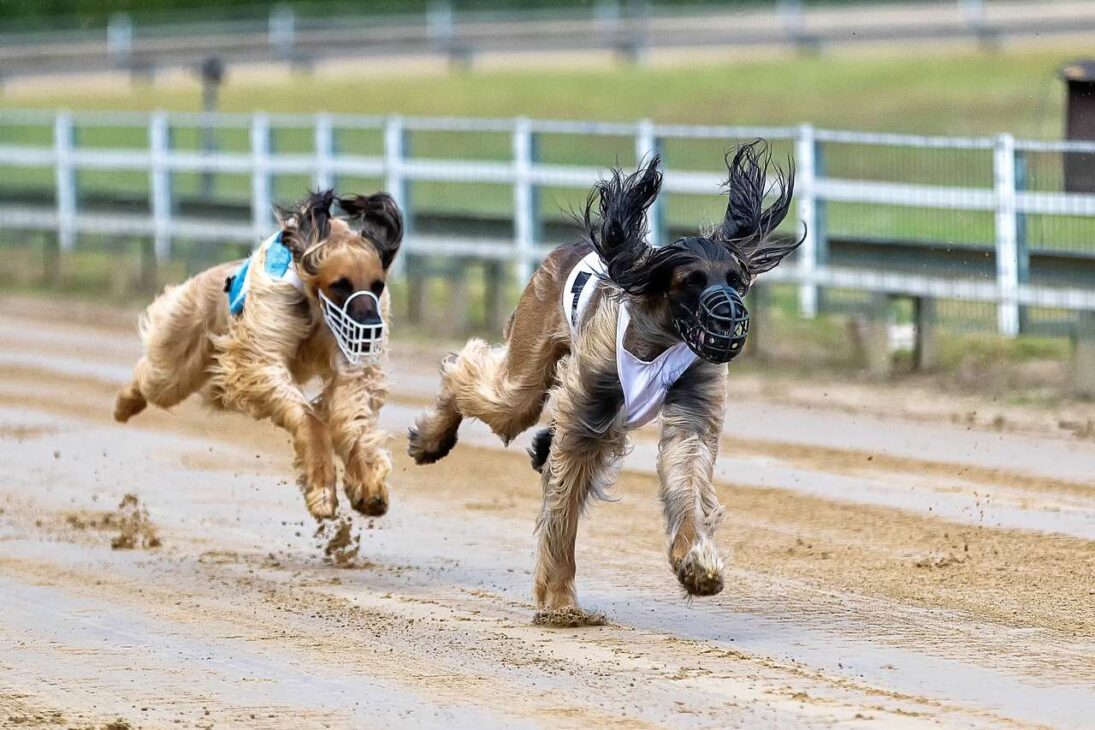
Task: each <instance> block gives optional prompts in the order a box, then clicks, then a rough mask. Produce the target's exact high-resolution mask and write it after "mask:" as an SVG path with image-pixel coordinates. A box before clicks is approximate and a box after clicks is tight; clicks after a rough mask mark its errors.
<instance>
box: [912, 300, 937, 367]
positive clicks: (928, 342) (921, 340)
mask: <svg viewBox="0 0 1095 730" xmlns="http://www.w3.org/2000/svg"><path fill="white" fill-rule="evenodd" d="M913 315H914V316H915V318H916V345H915V349H914V352H913V355H914V357H913V367H915V368H916V369H917V370H931V369H932V368H934V367H935V366H936V365H938V364H939V324H938V319H937V317H936V311H935V300H934V299H931V298H929V297H916V298H915V299H913Z"/></svg>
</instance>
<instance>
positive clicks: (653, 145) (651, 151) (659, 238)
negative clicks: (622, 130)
mask: <svg viewBox="0 0 1095 730" xmlns="http://www.w3.org/2000/svg"><path fill="white" fill-rule="evenodd" d="M660 152H661V145H660V144H659V142H658V135H657V134H655V130H654V122H652V121H650V120H649V119H643V120H642V121H640V122H639V124H638V126H637V127H636V128H635V163H636V164H639V165H641V164H642V163H643V162H644V161H646V160H648V159H649V158H651V157H653V156H654V155H656V154H659V153H660ZM662 169H665V165H664V163H663V165H662ZM646 228H647V233H648V234H649V241H650V245H651V246H661V245H662V244H664V243H665V241H666V230H665V198H664V197H663V196H659V197H658V199H657V200H655V201H654V204H653V205H651V206H650V210H649V211H647V214H646Z"/></svg>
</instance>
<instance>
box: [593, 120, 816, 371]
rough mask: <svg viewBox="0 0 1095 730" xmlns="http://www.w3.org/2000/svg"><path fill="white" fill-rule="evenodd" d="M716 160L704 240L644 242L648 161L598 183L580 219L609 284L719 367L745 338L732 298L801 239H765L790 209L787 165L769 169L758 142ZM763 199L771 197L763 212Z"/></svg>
mask: <svg viewBox="0 0 1095 730" xmlns="http://www.w3.org/2000/svg"><path fill="white" fill-rule="evenodd" d="M726 161H727V167H728V169H729V177H728V179H727V182H726V191H727V195H728V197H729V202H728V204H727V207H726V215H725V218H724V220H723V221H722V223H721V224H720V225H719V226H718V227H717V228H715V230H713V231H710V232H708V233H706V234H703V235H695V236H688V237H685V238H681V239H678V240H676V241H674V242H673V243H671V244H669V245H667V246H662V247H660V248H654V247H652V246H650V245H649V244H648V243H647V241H646V233H645V230H646V212H647V209H648V208H649V207H650V206H651V205H652V204H653V203H654V200H655V199H656V198H657V196H658V193H659V192H660V190H661V183H662V175H661V172H659V170H658V165H659V162H660V159H659V158H658V157H657V156H655V157H653V158H652V159H651V160H650V161H649V162H648V163H647V164H646V165H645V166H643V167H641V168H640V169H639V170H638V171H636V172H635V173H633V174H631V175H627V176H625V175H624V174H623V173H622V172H620V171H618V170H617V171H614V172H613V174H612V176H611V177H610V178H609V179H608V180H604V181H602V182H600V183H599V184H598V185H597V187H596V188H595V189H594V190H593V193H592V194H591V195H590V197H589V201H588V202H587V204H586V209H585V216H584V224H585V228H586V233H587V236H588V237H589V240H590V242H591V243H592V244H593V247H594V249H595V250H596V251H597V253H598V254H599V255H600V256H601V259H602V260H603V261H604V263H605V267H606V269H607V270H608V276H609V278H610V279H611V280H612V282H613V283H615V284H616V286H618V287H619V288H620V289H622V290H623V291H624V292H626V293H627V295H628V296H629V297H630V298H631V299H632V301H633V302H635V304H636V305H637V306H636V309H637V310H639V311H640V312H643V313H644V314H645V315H647V317H648V318H649V319H650V320H651V323H652V324H653V325H655V326H656V327H657V328H659V329H661V330H662V331H663V332H665V333H666V334H667V335H669V336H675V337H677V338H679V339H682V340H684V341H685V342H686V343H688V345H689V346H690V347H691V348H692V349H693V351H695V352H696V354H697V355H699V356H700V357H702V358H704V359H705V360H708V361H711V362H727V361H729V360H730V359H731V358H732V357H734V356H735V355H737V354H738V352H740V350H741V346H742V344H744V341H745V334H746V333H747V332H748V313H747V312H746V311H745V306H744V304H743V303H742V297H744V296H745V293H746V292H747V291H748V289H749V287H750V286H751V285H752V283H753V282H754V281H755V280H756V277H757V276H758V275H759V274H762V273H764V272H765V271H769V270H771V269H773V268H775V266H776V265H777V264H778V263H779V262H780V261H782V260H783V258H784V257H785V256H787V255H788V254H790V253H791V252H792V251H794V250H795V249H796V248H798V246H799V245H800V244H801V243H802V240H803V239H802V238H793V237H778V236H773V235H772V232H773V231H774V230H775V228H776V226H778V225H779V224H780V222H781V221H782V220H783V218H784V217H785V216H786V215H787V210H788V208H789V206H790V204H791V197H792V194H793V193H794V168H793V165H789V166H788V168H789V169H788V170H787V171H786V172H785V171H784V170H782V169H780V168H779V167H778V166H776V165H772V164H771V155H770V153H769V151H768V148H767V145H766V144H765V143H764V142H763V141H761V140H757V141H756V142H753V143H751V144H747V145H743V146H741V147H738V148H737V149H736V150H735V151H734V152H733V153H732V154H730V155H727V158H726ZM769 174H771V175H772V176H773V181H772V184H771V185H769V184H768V177H769ZM766 195H771V196H772V197H773V201H772V203H771V205H769V206H768V207H765V206H764V198H765V196H766ZM595 208H596V210H597V212H596V213H594V209H595Z"/></svg>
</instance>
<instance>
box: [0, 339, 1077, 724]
mask: <svg viewBox="0 0 1095 730" xmlns="http://www.w3.org/2000/svg"><path fill="white" fill-rule="evenodd" d="M0 324H2V322H0ZM51 326H52V325H48V324H46V325H42V329H41V330H40V331H41V332H43V333H45V335H46V336H45V337H42V338H41V339H42V340H48V333H49V331H50V327H51ZM129 337H131V335H130V336H129ZM111 347H112V344H111V343H109V342H108V343H106V344H103V343H99V344H96V343H94V342H89V343H87V346H86V349H85V350H84V351H82V352H78V353H77V355H78V357H80V358H82V359H83V360H85V361H87V362H90V363H93V364H95V363H97V364H98V365H99V366H101V367H102V372H106V373H109V372H110V370H109V367H121V366H124V364H125V360H124V358H122V357H116V356H115V355H114V354H113V353H112V352H110V350H111ZM118 347H119V349H120V350H122V351H125V352H128V351H129V349H131V347H132V343H131V342H130V341H129V340H126V339H121V340H120V344H119V345H118ZM13 351H15V352H16V354H18V355H19V356H20V357H23V358H24V360H23V362H24V363H27V362H33V363H34V365H33V366H26V365H23V366H21V365H19V364H17V363H15V362H14V361H8V362H7V364H6V365H4V366H3V368H2V369H0V473H2V474H3V475H4V478H3V479H2V480H0V595H2V596H4V599H3V601H2V603H3V608H4V610H3V613H2V614H0V727H6V726H9V725H12V726H14V725H15V724H16V723H19V724H20V725H24V726H25V725H29V726H32V727H34V726H41V727H48V726H51V723H53V724H56V722H57V718H58V717H61V718H63V720H62V721H61V722H64V723H66V724H68V725H71V726H76V727H101V726H103V725H105V724H106V723H109V722H112V721H115V720H122V721H124V722H128V723H131V724H132V725H134V726H141V727H161V726H171V727H177V726H179V725H180V724H181V725H183V726H188V727H213V726H217V727H222V726H254V727H300V726H302V725H307V726H316V727H320V726H329V727H353V726H361V725H365V724H378V723H379V724H383V725H396V726H400V725H415V724H416V725H421V724H430V725H438V724H444V725H449V726H456V727H460V726H465V725H474V726H476V727H483V726H501V725H505V726H513V725H516V726H522V725H531V726H553V727H554V726H559V727H578V726H590V725H597V726H600V725H608V726H620V727H647V726H667V725H671V726H675V727H691V726H695V727H728V726H736V727H750V728H752V727H771V726H776V727H787V726H795V727H799V726H802V727H814V726H817V727H831V726H840V725H849V726H854V727H860V726H864V727H870V726H875V727H904V726H916V727H919V726H922V725H933V726H939V725H945V726H957V727H967V726H973V727H980V726H994V727H998V726H1029V725H1047V726H1065V727H1067V726H1074V727H1082V726H1083V725H1084V724H1085V722H1086V721H1087V719H1088V718H1089V708H1090V707H1091V706H1093V703H1095V535H1088V534H1084V532H1083V529H1084V525H1086V522H1084V521H1083V520H1082V519H1081V520H1080V521H1079V522H1078V523H1076V520H1075V519H1074V520H1073V524H1079V525H1080V527H1081V529H1080V530H1079V531H1077V530H1075V529H1072V533H1078V534H1068V531H1060V532H1057V533H1056V534H1054V532H1053V531H1050V532H1045V531H1040V530H1034V529H1002V528H1000V527H998V526H996V525H993V524H983V523H980V524H979V523H978V521H977V520H976V519H972V520H958V519H941V518H940V517H939V516H938V515H937V514H936V513H934V512H933V511H931V510H930V509H929V508H930V507H931V506H932V504H934V503H935V502H934V500H937V499H939V496H938V495H937V494H936V492H934V491H932V489H931V488H930V487H931V486H932V485H933V484H942V485H943V486H942V487H939V489H940V491H941V493H943V492H944V491H945V489H959V490H963V489H976V490H982V492H983V493H986V494H989V495H991V498H992V499H995V498H1000V499H1004V498H1012V497H1015V495H1016V494H1020V493H1021V494H1022V495H1024V496H1023V499H1025V500H1027V503H1026V504H1025V506H1023V505H1022V504H1020V501H1018V498H1016V501H1015V505H1017V506H1016V507H1015V509H1026V510H1031V511H1038V512H1039V513H1040V514H1041V515H1042V519H1046V520H1052V516H1053V515H1054V514H1056V513H1054V512H1053V511H1052V509H1053V508H1055V509H1064V510H1066V511H1067V510H1072V517H1073V518H1076V515H1080V516H1081V518H1082V517H1083V515H1085V514H1087V513H1088V511H1090V510H1091V509H1093V508H1095V487H1092V485H1091V484H1090V483H1084V482H1082V481H1079V480H1074V479H1073V480H1069V479H1061V478H1060V477H1053V476H1049V475H1044V474H1043V475H1042V476H1041V477H1038V475H1035V474H1030V473H1018V472H1013V471H1009V470H1007V469H988V468H986V467H984V466H977V465H976V464H973V465H971V464H967V465H962V464H960V463H958V464H956V463H954V462H953V461H951V460H950V457H951V456H953V455H950V454H947V455H944V456H947V458H940V459H937V460H933V459H928V460H925V461H918V460H916V459H909V458H908V457H907V456H905V457H898V456H894V455H893V454H884V453H881V452H873V451H871V450H870V449H866V450H859V451H856V450H847V449H845V450H841V449H832V448H830V450H828V451H826V450H825V448H829V447H821V446H818V447H816V448H815V449H814V450H812V451H811V450H808V449H805V448H799V449H798V450H797V451H796V449H795V448H793V447H794V444H792V443H784V444H782V445H781V444H779V443H777V442H772V441H771V440H764V443H763V444H751V445H750V447H751V448H750V450H751V451H752V452H754V453H759V454H760V455H759V456H754V457H753V458H756V459H772V458H776V455H778V454H779V453H780V452H781V451H784V450H785V451H788V452H794V455H793V456H787V457H786V458H787V459H788V460H789V463H790V461H795V464H793V465H794V466H796V467H800V468H802V469H808V470H809V471H803V472H801V473H824V474H827V475H829V476H830V477H831V478H833V479H834V480H836V479H841V478H851V475H853V474H854V477H855V478H856V479H862V480H867V481H875V482H877V483H878V484H879V485H880V488H882V486H884V485H886V484H889V483H890V482H900V481H901V480H913V479H914V478H915V479H919V480H920V481H915V482H913V481H910V484H911V485H912V487H911V490H912V492H911V493H913V494H921V495H922V496H923V500H924V502H925V505H927V507H926V508H925V509H923V510H915V509H898V508H893V507H886V506H880V505H879V504H871V503H867V502H863V501H856V500H847V499H843V500H842V499H837V498H826V497H825V496H824V495H819V494H816V493H811V492H809V491H808V490H795V489H792V488H783V487H766V486H763V485H758V484H751V483H736V482H734V481H733V480H728V481H724V482H723V483H721V484H720V486H719V492H720V498H721V499H722V500H723V502H724V504H725V505H726V506H727V518H726V521H725V523H724V525H723V527H722V529H721V532H720V544H721V546H722V547H723V549H725V550H726V552H727V553H728V554H729V555H730V556H731V559H730V561H729V564H730V566H731V567H730V569H729V571H728V575H727V587H726V589H725V591H724V592H723V593H722V594H721V595H719V596H716V597H714V598H710V599H695V600H692V601H688V600H686V599H685V598H684V597H682V595H681V593H680V589H679V587H678V586H677V584H676V582H675V579H674V578H673V576H672V574H671V573H670V572H669V570H668V567H667V566H666V564H665V557H664V549H663V547H664V546H663V537H662V528H661V516H660V510H659V505H658V503H657V500H656V489H657V486H656V481H655V479H654V478H653V476H652V475H651V474H650V473H649V472H648V470H646V469H645V468H644V467H642V465H641V464H638V465H637V466H635V467H634V468H633V469H632V470H629V471H625V473H624V474H623V476H622V477H621V480H620V483H619V485H618V487H617V489H616V495H617V496H618V497H619V501H618V502H615V503H612V504H597V505H595V506H594V507H593V508H592V509H591V510H590V514H589V515H588V516H587V519H586V520H585V521H584V522H583V526H582V530H581V535H580V539H579V555H578V559H579V590H580V593H581V596H582V599H583V603H584V605H585V606H586V607H587V608H590V609H593V610H597V611H601V612H603V613H604V614H605V616H606V619H607V623H606V625H604V626H596V627H583V628H562V629H555V628H553V629H547V628H542V627H539V626H535V625H533V623H532V618H533V613H534V609H533V606H532V605H531V602H530V600H529V590H530V586H531V568H532V564H533V536H532V526H533V522H534V520H535V515H536V510H537V508H538V502H539V500H538V495H537V491H538V486H537V480H536V478H535V477H536V475H535V474H534V473H533V472H532V471H531V470H530V469H529V467H528V462H527V458H526V457H525V455H524V454H523V453H521V452H520V450H519V449H516V450H515V449H511V450H510V451H508V452H507V451H502V450H501V449H499V448H497V447H490V448H488V447H487V444H488V442H487V441H481V440H479V439H478V437H477V436H476V435H475V431H474V429H469V434H468V438H467V439H465V442H464V443H462V444H461V446H460V447H458V448H457V450H456V451H455V452H454V453H453V455H452V456H451V457H450V458H449V459H446V460H445V461H443V462H441V463H440V464H438V465H435V466H432V467H425V468H423V467H415V466H413V465H412V464H410V463H409V461H408V460H407V459H406V458H405V457H404V456H402V455H401V454H400V453H399V446H400V441H401V439H400V438H398V437H397V438H394V439H393V448H394V450H395V451H396V453H397V456H396V470H395V473H394V475H393V506H392V511H391V513H390V514H389V515H387V516H385V517H384V518H381V519H377V520H365V519H363V518H360V517H358V516H353V517H352V518H351V522H350V523H348V524H349V528H343V527H342V526H341V525H339V526H336V527H335V528H334V529H333V530H327V531H324V532H322V533H320V534H317V532H316V527H315V525H314V524H313V523H312V522H311V521H310V520H309V519H308V518H307V515H306V513H305V511H304V508H303V505H302V500H301V498H300V496H299V494H298V493H297V492H296V489H295V487H294V486H292V483H291V482H292V477H291V473H290V461H291V458H290V455H289V454H288V453H287V451H286V438H285V436H284V435H283V434H281V433H280V432H278V431H277V430H276V429H274V428H272V427H270V426H269V425H267V424H254V423H252V422H250V421H248V420H247V419H244V418H242V417H238V416H231V415H227V416H217V417H210V416H209V415H208V414H207V413H206V412H204V411H203V410H202V409H201V408H200V407H199V406H198V405H196V404H194V403H186V404H184V405H183V406H181V407H179V408H178V409H176V410H175V411H174V412H172V413H170V414H168V413H162V412H149V413H147V414H144V415H142V416H140V417H139V418H137V419H135V420H134V421H133V422H132V423H131V424H129V425H127V426H125V427H120V426H117V425H115V424H113V423H112V422H111V421H110V420H109V413H110V403H111V398H112V395H113V391H114V388H115V385H114V384H113V383H112V382H110V379H109V377H95V376H93V375H89V374H88V373H83V374H80V373H73V372H68V373H67V374H66V373H65V372H64V370H65V368H64V366H63V364H61V365H58V366H57V369H55V370H50V369H49V366H50V363H51V362H55V361H51V360H50V358H55V357H56V356H57V353H55V352H51V351H50V349H49V347H48V346H46V345H45V344H41V343H39V344H36V341H32V338H30V337H27V338H24V339H22V340H20V341H19V342H18V343H17V346H15V347H11V348H8V350H7V351H6V353H5V354H6V355H10V354H11V353H12V352H13ZM27 358H31V360H28V359H27ZM33 358H38V359H37V360H33ZM108 366H109V367H108ZM423 371H424V372H428V371H429V366H428V365H426V366H424V367H423ZM406 396H407V398H409V399H414V398H419V397H420V393H418V392H416V391H413V389H412V392H410V393H407V394H406ZM400 397H402V394H401V393H399V392H397V393H396V402H395V403H394V404H393V408H392V409H391V413H390V414H389V415H388V416H387V418H388V419H389V421H390V424H389V425H391V426H392V427H393V428H394V427H395V426H397V425H398V423H399V420H400V419H401V418H403V413H404V412H411V411H413V409H412V408H408V407H407V406H405V405H404V406H401V405H400V400H399V399H400ZM403 402H404V403H406V402H407V401H403ZM783 407H793V405H788V404H787V403H784V404H783ZM815 415H816V414H815ZM832 418H834V419H836V421H835V422H836V423H839V416H838V415H834V416H832ZM848 418H849V419H854V418H855V414H852V413H849V414H848ZM916 423H918V424H920V425H923V419H917V420H916ZM901 425H902V424H900V423H897V424H896V426H895V427H900V426H901ZM910 428H911V426H910ZM796 437H798V438H801V437H803V434H797V435H796ZM1024 438H1029V439H1034V440H1036V441H1037V439H1045V443H1046V444H1047V446H1046V448H1050V447H1052V448H1058V449H1060V448H1062V443H1063V442H1061V441H1060V439H1058V438H1057V437H1055V436H1051V435H1049V434H1041V435H1039V434H1037V433H1034V432H1031V433H1027V434H1025V435H1024ZM641 440H642V439H637V445H636V451H642V449H643V448H644V447H643V446H642V444H641V443H638V442H639V441H641ZM480 444H482V446H480ZM765 444H766V445H765ZM1073 446H1074V445H1069V446H1068V448H1073ZM1075 448H1077V449H1080V451H1079V452H1077V453H1079V454H1080V457H1078V458H1087V457H1086V456H1084V454H1086V453H1087V452H1086V451H1083V449H1086V448H1087V447H1086V446H1085V445H1083V444H1081V445H1079V446H1075ZM765 449H767V451H768V453H767V455H766V454H765V453H764V452H765ZM872 456H875V457H877V458H871V459H870V460H868V457H872ZM741 458H746V455H745V454H744V453H743V455H742V457H741ZM902 459H904V460H902ZM796 460H797V461H796ZM807 462H808V463H807ZM921 465H923V468H921ZM929 465H930V466H929ZM949 469H953V473H949V471H948V470H949ZM917 471H921V472H922V473H921V474H916V472H917ZM758 473H759V472H758ZM1035 477H1037V479H1035ZM1032 480H1034V481H1032ZM127 494H132V495H135V496H136V497H137V498H138V499H139V504H140V506H141V507H143V508H145V509H147V512H148V518H149V520H150V522H151V527H152V528H154V530H155V534H156V536H157V538H158V540H159V541H160V542H161V545H160V546H159V547H154V548H145V547H143V546H137V549H133V550H114V549H112V548H111V541H112V539H114V538H115V537H116V536H117V534H118V530H117V528H116V518H115V517H112V515H113V514H114V511H115V509H116V508H117V506H118V505H119V502H120V501H122V500H123V498H124V497H125V495H127ZM834 497H835V495H834ZM1061 514H1064V513H1061ZM1063 519H1064V517H1062V520H1063ZM332 539H334V540H335V542H334V543H332ZM332 545H334V547H333V548H332ZM343 550H346V551H347V552H353V551H356V553H354V554H352V555H348V556H347V557H346V558H345V559H344V560H340V559H339V556H342V555H343V553H342V552H341V551H343ZM329 552H330V553H331V554H327V553H329ZM340 562H341V563H342V565H341V566H340V565H339V563H340Z"/></svg>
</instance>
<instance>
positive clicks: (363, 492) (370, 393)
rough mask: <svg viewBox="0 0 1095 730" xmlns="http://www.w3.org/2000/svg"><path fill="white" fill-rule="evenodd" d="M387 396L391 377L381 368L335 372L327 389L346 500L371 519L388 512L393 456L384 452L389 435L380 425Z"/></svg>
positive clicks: (324, 397)
mask: <svg viewBox="0 0 1095 730" xmlns="http://www.w3.org/2000/svg"><path fill="white" fill-rule="evenodd" d="M387 394H388V385H387V379H386V378H385V376H384V371H383V370H382V369H381V368H379V367H366V368H361V369H358V370H347V371H345V372H336V373H335V374H334V375H333V376H332V378H331V380H330V381H329V382H328V383H327V387H326V388H325V389H324V391H323V401H324V403H325V404H326V409H327V425H328V426H329V427H330V430H331V438H332V440H333V441H334V445H335V449H336V450H337V451H338V454H339V456H340V457H341V458H342V463H343V465H344V466H345V467H346V473H345V476H344V479H345V484H344V487H345V491H346V498H347V499H349V500H350V505H351V506H352V507H353V508H354V509H355V510H357V511H358V512H360V513H362V514H364V515H369V516H370V517H379V516H380V515H382V514H384V513H385V512H387V511H388V484H387V482H388V474H389V473H390V472H391V470H392V457H391V454H390V453H388V450H387V449H385V448H383V445H384V441H385V440H387V434H386V433H385V432H383V431H381V430H380V429H379V428H378V427H377V418H378V417H379V415H380V408H381V406H383V405H384V399H385V397H386V396H387Z"/></svg>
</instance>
